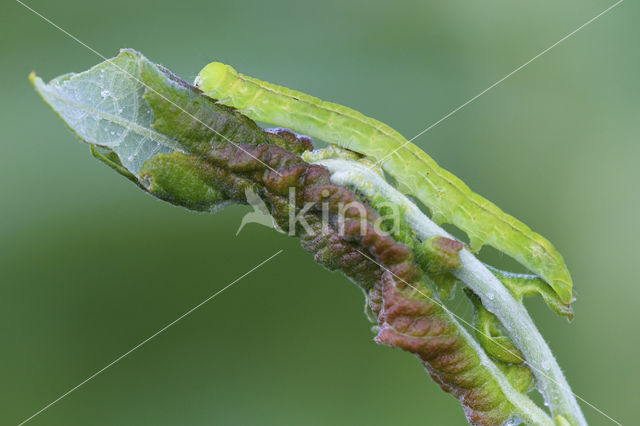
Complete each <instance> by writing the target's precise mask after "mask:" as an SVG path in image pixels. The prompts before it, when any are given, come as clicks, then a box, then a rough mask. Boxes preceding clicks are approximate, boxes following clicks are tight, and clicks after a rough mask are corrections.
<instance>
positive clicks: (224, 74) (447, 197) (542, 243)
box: [196, 62, 572, 304]
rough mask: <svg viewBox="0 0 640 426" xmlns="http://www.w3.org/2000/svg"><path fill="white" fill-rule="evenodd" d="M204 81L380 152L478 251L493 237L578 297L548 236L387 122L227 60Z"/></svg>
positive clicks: (313, 132) (282, 121) (564, 297)
mask: <svg viewBox="0 0 640 426" xmlns="http://www.w3.org/2000/svg"><path fill="white" fill-rule="evenodd" d="M196 85H197V86H198V87H199V88H200V89H201V90H202V91H203V92H204V93H205V94H206V95H208V96H210V97H212V98H215V99H217V100H218V101H219V102H220V103H223V104H225V105H229V106H233V107H235V108H237V109H238V110H239V111H240V112H242V113H243V114H245V115H247V116H249V117H250V118H253V119H254V120H258V121H262V122H265V123H271V124H275V125H278V126H283V127H288V128H290V129H292V130H294V131H296V132H301V133H304V134H307V135H309V136H311V137H314V138H318V139H322V140H324V141H326V142H329V143H332V144H335V145H338V146H340V147H342V148H346V149H349V150H352V151H355V152H357V153H359V154H362V155H365V156H367V157H371V158H373V159H374V160H375V161H377V162H379V163H380V164H381V165H382V168H383V169H384V170H385V171H386V172H387V173H388V174H389V175H390V176H391V177H393V178H394V179H395V180H396V182H397V184H398V189H399V190H400V191H401V192H403V193H405V194H407V195H411V196H413V197H415V198H417V199H418V200H420V201H421V202H422V203H423V204H424V205H425V206H427V207H428V208H429V209H430V211H431V214H432V218H433V220H434V221H436V222H437V223H450V224H453V225H455V226H457V227H458V228H460V229H461V230H463V231H464V232H465V233H466V234H467V236H468V237H469V244H470V246H471V249H472V250H479V249H480V248H481V247H482V246H483V245H484V244H488V245H491V246H492V247H494V248H496V249H498V250H500V251H502V252H504V253H506V254H508V255H509V256H511V257H513V258H514V259H516V260H517V261H518V262H520V263H521V264H522V265H524V266H526V267H527V268H528V269H530V270H531V271H533V272H534V273H536V274H538V275H540V276H541V277H542V278H543V279H544V280H545V281H546V282H547V283H548V284H549V285H550V286H551V288H553V290H554V291H555V293H556V294H557V295H558V298H559V300H560V301H561V302H562V303H564V304H569V303H571V301H572V280H571V275H570V274H569V271H568V269H567V267H566V265H565V262H564V260H563V258H562V256H561V255H560V253H558V251H557V250H556V249H555V248H554V247H553V245H552V244H551V243H550V242H549V241H548V240H547V239H545V238H544V237H542V236H541V235H539V234H537V233H535V232H533V231H532V230H531V229H530V228H529V227H528V226H527V225H525V224H524V223H522V222H520V221H519V220H517V219H516V218H514V217H512V216H510V215H508V214H506V213H504V212H503V211H502V210H501V209H500V208H499V207H497V206H496V205H495V204H493V203H491V202H490V201H489V200H487V199H485V198H483V197H481V196H480V195H478V194H475V193H474V192H472V191H471V190H470V189H469V187H468V186H467V185H465V183H464V182H462V181H461V180H460V179H458V178H457V177H456V176H454V175H453V174H451V173H450V172H448V171H446V170H444V169H442V168H440V167H439V166H438V164H437V163H436V162H435V161H434V160H433V159H432V158H431V157H429V156H428V155H427V154H426V153H425V152H424V151H422V150H421V149H420V148H419V147H417V146H416V145H414V144H412V143H410V142H408V141H407V139H406V138H405V137H404V136H402V135H401V134H400V133H398V132H397V131H395V130H394V129H392V128H391V127H389V126H387V125H386V124H384V123H382V122H380V121H378V120H375V119H373V118H371V117H367V116H365V115H363V114H361V113H360V112H358V111H355V110H353V109H351V108H348V107H345V106H342V105H338V104H334V103H331V102H325V101H323V100H321V99H318V98H316V97H313V96H310V95H307V94H304V93H301V92H298V91H295V90H291V89H288V88H286V87H281V86H277V85H275V84H271V83H267V82H264V81H260V80H258V79H255V78H252V77H248V76H245V75H243V74H240V73H238V72H236V70H235V69H233V68H232V67H231V66H229V65H226V64H222V63H219V62H212V63H210V64H209V65H207V66H206V67H204V68H203V69H202V71H200V73H199V74H198V77H197V78H196Z"/></svg>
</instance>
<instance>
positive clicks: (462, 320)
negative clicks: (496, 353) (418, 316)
mask: <svg viewBox="0 0 640 426" xmlns="http://www.w3.org/2000/svg"><path fill="white" fill-rule="evenodd" d="M356 250H357V249H356ZM357 251H358V253H360V254H361V255H363V256H364V257H366V258H367V259H369V260H370V261H371V262H373V263H375V264H376V265H378V266H379V267H380V268H382V269H384V270H385V271H387V272H389V273H390V274H391V275H393V276H394V277H395V278H397V279H398V280H400V281H402V282H403V283H404V284H406V285H408V286H409V287H411V288H412V289H413V290H415V291H416V292H417V293H420V294H421V295H422V296H424V297H425V298H426V299H428V300H429V301H430V302H432V303H434V304H436V305H438V306H439V307H441V308H442V309H443V310H444V311H445V312H447V313H448V314H450V315H451V316H453V317H454V318H456V319H457V320H459V321H460V322H462V323H464V324H465V325H467V326H468V327H470V328H471V329H472V330H474V331H476V332H477V333H480V334H482V335H483V336H485V337H487V338H488V339H491V340H492V342H493V343H495V344H496V345H497V346H499V347H500V348H501V349H502V350H504V351H506V352H507V353H509V354H511V355H513V356H515V357H516V358H519V359H520V360H521V361H523V362H524V363H526V364H527V366H528V367H529V368H531V369H533V370H535V371H537V372H538V373H540V374H542V375H543V376H545V377H546V378H547V379H549V380H551V381H553V382H556V380H555V379H554V378H553V377H550V376H548V375H547V374H546V373H545V372H544V371H542V370H539V369H537V368H536V367H534V366H533V365H531V364H529V363H528V362H527V360H526V359H524V358H522V357H521V356H520V355H519V354H517V353H515V352H513V351H511V350H510V349H509V348H506V347H505V346H503V345H501V344H500V343H499V342H498V341H496V340H495V339H494V338H493V337H492V336H489V335H488V334H486V333H485V332H484V331H482V330H480V329H478V328H476V327H474V326H473V324H471V323H470V322H469V321H467V320H465V319H464V318H462V317H461V316H460V315H457V314H456V313H454V312H452V311H450V310H449V308H447V307H446V306H445V305H444V304H443V303H442V302H440V301H439V300H437V299H434V298H433V297H431V296H429V295H427V294H426V293H424V292H423V291H422V290H420V289H419V288H418V287H416V286H414V285H412V284H410V283H408V282H406V281H405V280H403V279H402V278H400V277H399V276H397V275H396V274H394V273H393V271H391V270H390V269H387V268H386V267H385V266H384V265H382V264H380V263H378V262H377V261H376V260H375V259H373V258H371V257H370V256H367V255H366V254H365V253H363V252H361V251H360V250H357ZM556 383H557V382H556ZM571 393H572V394H573V396H575V397H576V398H578V399H579V400H580V401H582V402H584V403H585V404H587V405H588V406H589V407H591V408H593V409H594V410H596V411H597V412H598V413H600V414H602V415H603V416H605V417H606V418H607V419H609V420H611V421H612V422H613V423H615V424H617V425H619V426H622V424H621V423H619V422H617V421H616V420H614V419H613V418H611V417H610V416H609V415H607V414H606V413H605V412H604V411H602V410H600V409H599V408H598V407H596V406H595V405H593V404H591V403H590V402H589V401H587V400H586V399H584V398H582V397H581V396H580V395H577V394H575V393H574V392H571Z"/></svg>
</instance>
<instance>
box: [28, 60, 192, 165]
mask: <svg viewBox="0 0 640 426" xmlns="http://www.w3.org/2000/svg"><path fill="white" fill-rule="evenodd" d="M144 61H146V62H148V61H147V59H146V58H144V57H143V56H142V55H140V54H137V53H135V52H133V51H129V50H123V51H121V53H120V55H118V56H117V57H115V58H113V59H111V60H109V61H106V62H103V63H101V64H99V65H96V66H95V67H93V68H91V69H90V70H88V71H85V72H82V73H79V74H66V75H63V76H60V77H58V78H55V79H53V80H51V81H50V82H49V83H47V84H45V83H44V82H43V81H42V79H40V78H39V77H36V76H35V75H34V74H32V75H31V76H30V80H31V82H32V83H33V85H34V86H35V88H36V90H37V91H38V93H39V94H40V95H41V96H42V98H43V99H44V100H45V101H46V102H47V103H48V104H49V105H50V106H51V108H53V110H54V111H55V112H56V113H57V114H58V115H59V116H60V118H62V119H63V120H64V122H65V123H66V124H67V125H68V126H69V127H70V128H71V130H73V131H74V132H75V133H76V135H78V137H79V138H80V139H82V140H83V141H85V142H87V143H90V144H94V145H99V146H103V147H107V148H109V149H110V150H112V151H113V152H115V153H116V154H117V155H118V157H119V158H120V161H121V163H122V165H123V166H124V167H125V168H126V169H127V170H128V171H130V172H131V173H133V174H134V175H136V174H137V172H138V171H139V170H140V168H141V167H142V164H143V163H144V162H145V161H146V160H148V159H149V158H151V157H153V156H154V155H156V154H159V153H170V152H173V151H174V150H176V149H180V146H179V144H178V143H177V142H176V141H175V140H172V139H170V138H168V137H167V136H166V135H164V134H162V133H160V132H158V131H156V130H154V129H153V128H152V124H153V122H154V121H155V117H154V114H153V111H152V110H151V107H150V106H149V104H148V103H147V102H145V101H144V100H143V98H142V95H143V94H144V92H145V90H146V88H145V86H144V85H143V84H142V81H141V80H140V74H141V70H142V67H141V62H144Z"/></svg>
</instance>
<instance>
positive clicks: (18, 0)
mask: <svg viewBox="0 0 640 426" xmlns="http://www.w3.org/2000/svg"><path fill="white" fill-rule="evenodd" d="M16 2H18V3H20V4H21V5H22V6H24V7H25V8H26V9H28V10H30V11H31V12H33V13H34V14H35V15H37V16H39V17H40V18H42V19H43V20H44V21H45V22H47V23H49V24H51V25H52V26H53V27H55V28H56V29H58V30H60V31H61V32H63V33H64V34H65V35H67V36H69V37H70V38H72V39H73V40H75V41H76V42H78V43H79V44H81V45H82V46H84V47H86V48H87V49H89V50H90V51H91V52H93V53H95V54H96V55H97V56H99V57H100V58H101V59H102V60H104V61H107V60H108V58H107V57H106V56H104V55H103V54H102V53H100V52H98V51H97V50H95V49H94V48H92V47H91V46H89V45H87V44H86V43H85V42H83V41H82V40H80V39H79V38H77V37H76V36H74V35H73V34H71V33H69V32H68V31H67V30H65V29H64V28H62V27H60V26H59V25H58V24H56V23H55V22H53V21H52V20H50V19H49V18H47V17H46V16H43V15H42V14H41V13H39V12H38V11H37V10H35V9H33V8H32V7H30V6H28V5H26V4H24V3H23V2H22V1H20V0H16ZM110 64H111V65H113V66H114V67H116V68H118V69H119V70H120V71H121V72H123V73H125V74H127V75H129V76H130V77H131V78H133V79H134V80H136V81H137V82H138V83H140V84H142V85H143V86H144V87H146V88H147V89H149V90H151V91H153V92H155V93H156V94H157V95H158V96H160V97H161V98H162V99H163V100H165V101H167V102H169V103H170V104H171V105H173V106H175V107H176V108H178V109H179V110H180V111H182V112H184V113H185V114H187V115H188V116H189V117H191V118H193V119H194V120H196V121H197V122H199V123H200V124H202V125H203V126H205V127H206V128H208V129H209V130H211V131H213V132H214V133H215V134H217V135H218V136H220V137H222V138H223V139H224V140H226V141H227V142H229V143H230V144H232V145H233V146H235V147H236V148H238V149H239V150H240V151H242V152H244V153H245V154H247V155H248V156H250V157H252V158H253V159H254V160H257V161H258V162H260V163H261V164H262V165H264V166H265V167H267V168H268V169H270V170H271V171H273V172H275V173H276V174H277V175H279V176H282V174H281V173H280V172H278V171H277V170H275V169H274V168H272V167H271V166H269V165H268V164H266V163H264V162H263V161H262V160H260V159H259V158H257V157H255V156H253V155H252V154H251V153H250V152H247V151H246V150H244V149H242V147H240V146H239V145H238V144H236V143H234V142H232V141H231V140H229V139H228V138H227V137H226V136H225V135H223V134H221V133H220V132H218V131H217V130H216V129H214V128H212V127H211V126H209V125H208V124H207V123H205V122H203V121H202V120H200V119H199V118H198V117H196V116H194V115H193V114H191V113H190V112H189V111H187V110H185V109H183V108H182V107H181V106H180V105H178V104H176V103H175V102H173V101H172V100H170V99H169V98H167V97H166V96H164V95H163V94H161V93H159V92H158V91H157V90H155V89H154V88H153V87H151V86H149V85H147V84H146V83H145V82H144V81H142V80H140V79H139V78H138V77H136V76H135V75H133V74H131V73H130V72H129V71H127V70H125V69H124V68H122V67H120V66H118V65H116V64H114V63H113V62H111V63H110Z"/></svg>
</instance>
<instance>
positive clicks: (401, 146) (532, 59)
mask: <svg viewBox="0 0 640 426" xmlns="http://www.w3.org/2000/svg"><path fill="white" fill-rule="evenodd" d="M623 1H624V0H618V1H617V2H616V3H614V4H612V5H611V6H609V7H608V8H606V9H605V10H603V11H602V12H600V13H599V14H597V15H596V16H594V17H593V18H591V19H589V20H588V21H587V22H585V23H584V24H582V25H580V26H579V27H578V28H576V29H575V30H573V31H571V32H570V33H569V34H567V35H566V36H564V37H562V38H561V39H560V40H558V41H556V42H555V43H553V44H552V45H551V46H549V47H547V48H546V49H544V50H543V51H542V52H540V53H538V54H537V55H536V56H534V57H533V58H531V59H529V60H528V61H527V62H525V63H524V64H522V65H520V66H519V67H518V68H516V69H514V70H513V71H511V72H510V73H509V74H507V75H505V76H504V77H502V78H501V79H500V80H498V81H496V82H495V83H493V84H492V85H491V86H489V87H487V88H486V89H484V90H483V91H482V92H480V93H478V94H477V95H475V96H474V97H473V98H471V99H469V100H468V101H466V102H465V103H463V104H462V105H460V106H459V107H457V108H456V109H454V110H453V111H451V112H449V113H448V114H447V115H445V116H444V117H442V118H441V119H440V120H438V121H436V122H435V123H433V124H431V125H430V126H429V127H427V128H426V129H424V130H423V131H421V132H420V133H418V134H417V135H415V136H414V137H412V138H411V139H409V140H408V141H406V142H405V143H403V144H402V145H400V146H399V147H398V148H396V149H394V150H393V151H392V152H390V153H389V154H387V155H385V156H384V157H382V158H381V159H380V160H378V161H376V165H379V164H382V162H383V161H384V160H386V159H387V158H389V157H390V156H392V155H393V154H395V153H396V152H397V151H398V150H400V149H401V148H403V147H404V146H405V145H407V144H408V143H410V142H413V141H414V140H415V139H417V138H419V137H420V136H422V135H424V134H425V133H427V132H428V131H429V130H431V129H433V128H434V127H436V126H437V125H438V124H440V123H442V122H443V121H444V120H446V119H447V118H449V117H451V116H452V115H453V114H455V113H456V112H458V111H460V110H461V109H462V108H464V107H466V106H467V105H469V104H470V103H471V102H473V101H475V100H476V99H478V98H479V97H480V96H482V95H484V94H485V93H487V92H488V91H489V90H491V89H493V88H494V87H496V86H497V85H498V84H500V83H502V82H503V81H505V80H506V79H508V78H509V77H511V76H512V75H514V74H515V73H517V72H518V71H520V70H521V69H522V68H524V67H526V66H527V65H529V64H530V63H531V62H533V61H535V60H536V59H538V58H539V57H540V56H542V55H544V54H545V53H547V52H548V51H550V50H551V49H553V48H554V47H556V46H557V45H559V44H560V43H562V42H563V41H565V40H566V39H568V38H569V37H571V36H573V35H574V34H575V33H577V32H578V31H580V30H581V29H583V28H584V27H586V26H587V25H589V24H591V23H592V22H593V21H595V20H596V19H598V18H600V17H601V16H602V15H604V14H605V13H607V12H609V11H610V10H611V9H613V8H614V7H616V6H618V5H619V4H620V3H622V2H623Z"/></svg>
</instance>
